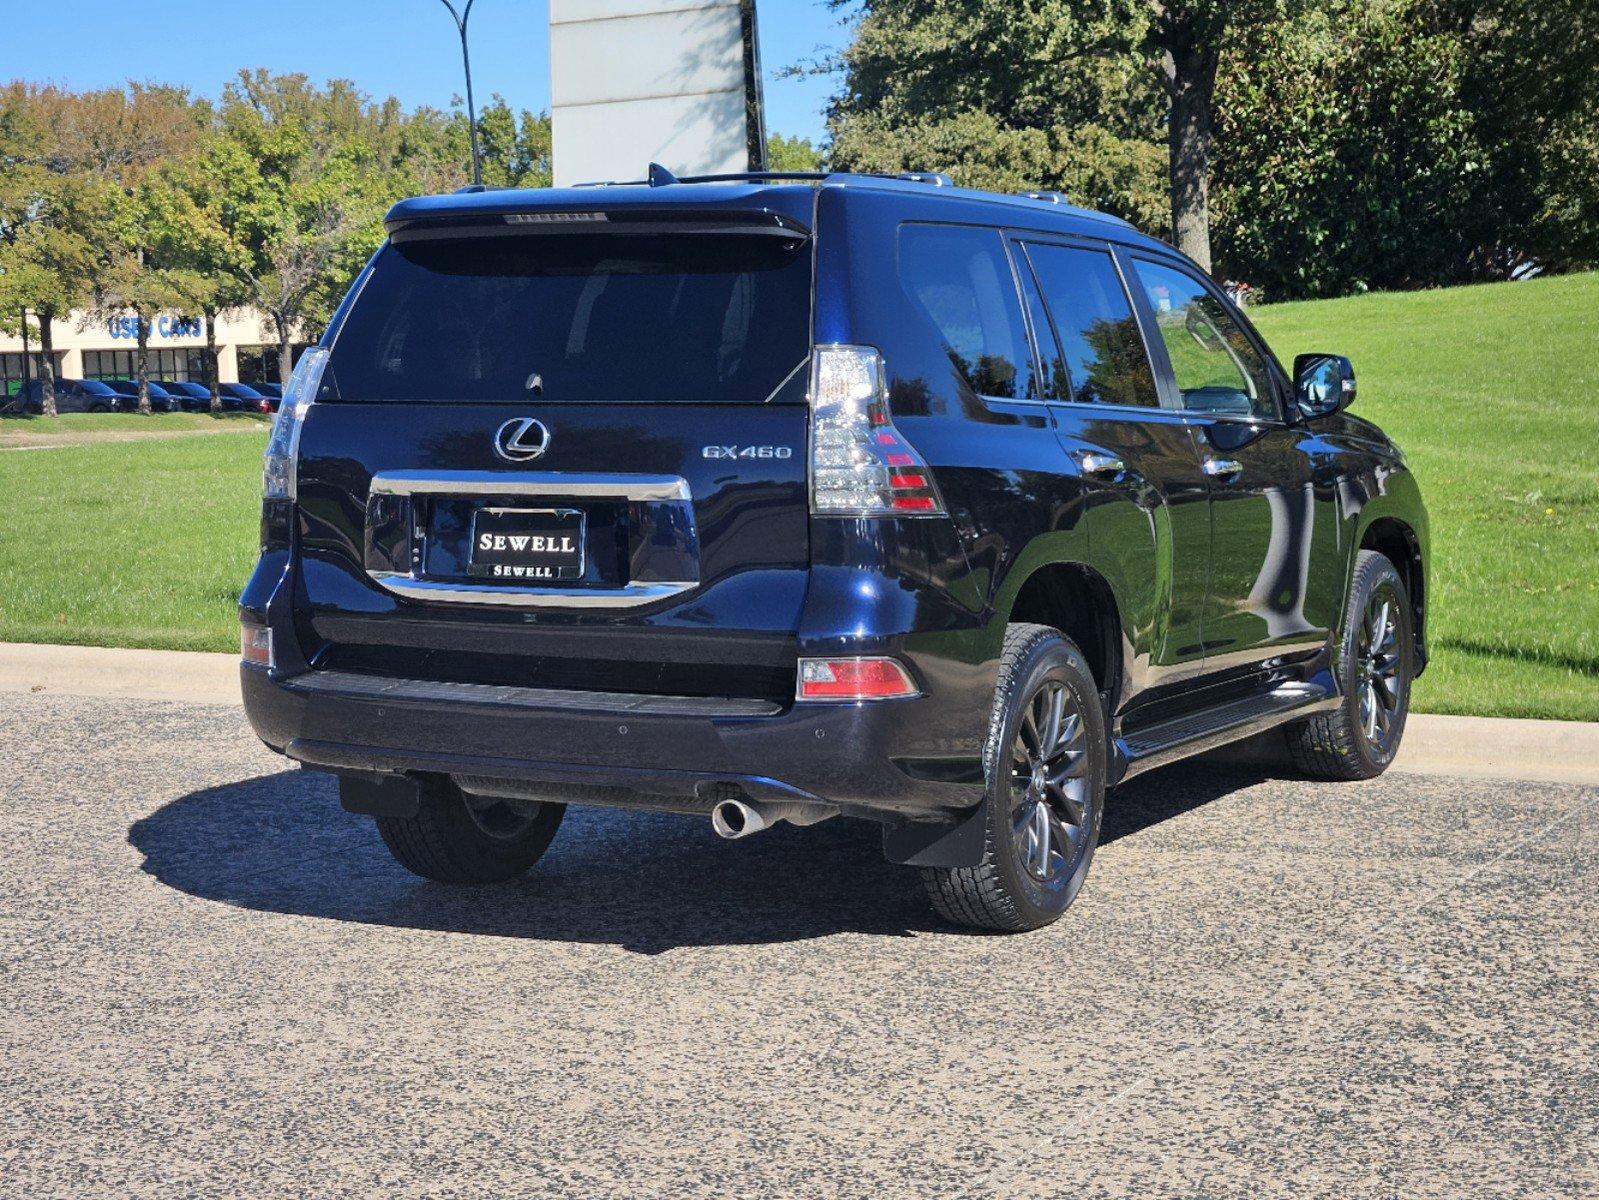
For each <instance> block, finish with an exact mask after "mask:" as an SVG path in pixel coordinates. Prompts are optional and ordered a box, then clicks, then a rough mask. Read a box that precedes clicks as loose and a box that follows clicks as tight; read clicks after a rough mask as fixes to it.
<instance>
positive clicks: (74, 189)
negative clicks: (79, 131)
mask: <svg viewBox="0 0 1599 1200" xmlns="http://www.w3.org/2000/svg"><path fill="white" fill-rule="evenodd" d="M70 104H71V97H70V94H68V93H63V92H60V91H59V90H58V89H55V88H41V87H36V86H33V85H30V84H25V83H12V84H8V85H6V86H5V87H4V88H0V168H3V169H0V328H6V329H8V330H12V331H15V332H22V330H23V325H24V323H25V322H26V317H25V315H24V314H25V313H26V312H27V311H29V310H31V311H32V312H33V313H34V314H35V315H36V316H37V318H38V336H39V347H40V351H41V355H42V360H43V362H44V364H45V369H44V370H43V371H42V372H41V373H40V392H41V396H42V400H43V404H42V408H43V412H44V415H46V416H50V417H53V416H55V415H56V398H55V369H54V368H55V347H54V344H53V338H52V334H53V330H52V327H51V323H52V322H53V321H54V320H55V319H56V318H57V317H64V316H66V315H67V313H69V312H70V311H71V310H72V309H73V308H75V307H78V306H79V305H80V304H82V303H84V302H85V301H86V300H87V298H88V296H89V295H90V291H91V287H92V283H93V279H94V275H95V268H96V260H97V253H96V249H95V245H96V240H97V239H98V238H99V237H100V236H101V235H102V231H103V229H104V227H105V225H106V223H107V220H108V214H109V211H110V210H109V207H108V204H107V199H108V193H107V190H106V189H105V188H104V187H103V186H100V185H98V184H96V183H94V182H92V181H90V180H89V179H87V178H85V177H84V176H83V175H82V174H70V173H68V171H67V167H68V164H66V163H64V162H63V160H62V158H61V149H60V146H59V144H58V142H57V133H58V131H59V128H60V115H61V113H62V112H63V111H64V110H66V109H68V108H69V107H70Z"/></svg>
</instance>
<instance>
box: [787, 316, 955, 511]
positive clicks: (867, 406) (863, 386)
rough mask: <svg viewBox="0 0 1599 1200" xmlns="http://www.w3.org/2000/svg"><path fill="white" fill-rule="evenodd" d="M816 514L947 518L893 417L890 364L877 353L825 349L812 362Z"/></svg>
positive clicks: (862, 348)
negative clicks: (886, 368) (886, 372)
mask: <svg viewBox="0 0 1599 1200" xmlns="http://www.w3.org/2000/svg"><path fill="white" fill-rule="evenodd" d="M810 401H811V511H812V512H813V513H816V514H818V515H819V516H855V517H881V516H911V517H925V516H940V515H942V514H943V512H944V504H943V501H941V500H940V499H939V496H938V489H937V488H936V487H935V486H934V485H933V477H932V475H931V474H930V473H929V472H928V469H927V463H926V462H925V461H923V459H922V456H921V455H919V454H917V453H916V451H915V450H913V449H912V448H911V446H910V443H908V442H907V441H906V440H905V439H904V438H903V437H901V436H900V434H899V431H898V430H896V429H895V428H894V422H893V420H892V419H891V418H890V417H889V414H888V390H887V388H886V386H885V385H884V382H883V359H882V356H881V355H880V354H878V353H877V351H876V350H873V349H872V348H871V347H869V346H818V347H816V353H815V355H814V356H813V358H812V360H811V394H810Z"/></svg>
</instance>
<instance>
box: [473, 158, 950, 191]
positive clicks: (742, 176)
mask: <svg viewBox="0 0 1599 1200" xmlns="http://www.w3.org/2000/svg"><path fill="white" fill-rule="evenodd" d="M834 175H860V176H864V177H866V178H868V179H900V180H904V181H905V182H907V183H925V184H927V185H929V186H930V187H954V186H955V183H954V181H953V180H952V179H950V177H949V176H948V175H945V174H943V173H942V172H939V171H896V172H893V173H890V172H887V171H725V172H721V173H718V174H715V175H675V174H673V173H672V171H671V169H670V168H668V167H663V166H662V165H661V164H660V163H655V162H652V163H651V164H650V169H649V172H648V175H647V176H646V178H644V179H641V180H636V181H633V182H627V183H624V182H622V181H620V180H614V179H610V180H601V179H596V180H593V181H591V182H587V183H579V184H574V185H573V186H574V187H585V188H587V187H639V186H642V185H645V184H647V185H648V186H650V187H670V186H671V185H672V184H674V183H754V182H758V181H760V180H794V181H796V182H802V181H804V182H816V181H819V180H823V179H831V178H832V177H833V176H834ZM463 190H464V189H463Z"/></svg>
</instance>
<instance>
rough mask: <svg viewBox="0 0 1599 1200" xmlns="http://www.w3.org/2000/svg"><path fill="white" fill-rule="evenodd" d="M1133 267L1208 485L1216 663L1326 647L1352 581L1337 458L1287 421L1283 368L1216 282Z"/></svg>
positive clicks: (1211, 642)
mask: <svg viewBox="0 0 1599 1200" xmlns="http://www.w3.org/2000/svg"><path fill="white" fill-rule="evenodd" d="M1128 262H1129V263H1130V266H1131V275H1132V277H1133V278H1134V279H1135V280H1136V286H1137V288H1138V289H1139V291H1140V292H1141V299H1143V300H1144V301H1145V302H1146V309H1145V311H1146V313H1147V314H1148V317H1149V319H1150V321H1151V322H1152V324H1153V327H1154V328H1155V330H1156V331H1157V334H1158V345H1157V347H1156V353H1157V366H1158V367H1159V369H1160V370H1161V371H1162V373H1163V374H1165V373H1168V372H1169V378H1170V381H1171V383H1172V384H1173V385H1174V389H1175V391H1176V394H1177V396H1178V398H1179V401H1180V403H1181V404H1182V407H1183V411H1184V412H1185V414H1186V415H1187V418H1188V420H1189V423H1190V425H1191V427H1192V429H1193V432H1194V436H1195V438H1196V439H1197V442H1198V446H1199V452H1200V455H1201V458H1202V463H1203V467H1204V470H1205V472H1206V476H1207V478H1208V481H1209V486H1210V497H1211V504H1210V511H1211V529H1212V551H1211V570H1210V587H1209V595H1208V598H1207V601H1206V607H1205V614H1204V631H1205V642H1206V646H1207V652H1208V654H1209V658H1210V661H1209V668H1210V669H1211V670H1213V671H1218V672H1221V671H1227V670H1230V669H1240V670H1252V669H1255V668H1258V667H1260V666H1263V665H1267V664H1269V663H1270V662H1272V661H1274V660H1278V659H1281V658H1284V657H1292V656H1294V655H1296V654H1302V653H1308V652H1310V651H1314V650H1316V649H1319V648H1320V647H1321V646H1323V645H1324V644H1325V643H1326V641H1327V638H1328V635H1329V631H1330V629H1331V628H1332V626H1333V625H1335V624H1336V622H1337V620H1338V610H1339V605H1340V602H1341V597H1342V593H1343V584H1344V566H1343V564H1344V553H1343V551H1342V549H1341V548H1340V545H1339V541H1340V530H1339V520H1338V508H1339V502H1338V472H1339V462H1340V459H1339V456H1338V454H1337V452H1336V450H1335V449H1334V448H1333V447H1330V446H1328V445H1327V444H1326V443H1325V442H1323V441H1322V440H1321V438H1320V437H1319V435H1318V434H1317V432H1316V431H1315V430H1314V429H1312V428H1309V427H1307V426H1305V425H1303V424H1290V423H1288V422H1287V421H1285V420H1284V411H1283V407H1282V395H1281V386H1280V385H1281V383H1282V382H1283V380H1281V378H1280V376H1281V372H1280V371H1274V370H1273V366H1272V363H1271V360H1270V358H1269V357H1268V355H1267V354H1266V352H1265V349H1264V347H1263V345H1261V344H1260V343H1258V342H1257V340H1256V339H1255V338H1254V337H1253V336H1251V331H1249V330H1247V329H1246V327H1245V325H1244V323H1243V321H1242V319H1241V318H1240V317H1238V316H1236V315H1235V314H1234V313H1233V311H1232V310H1231V306H1230V305H1229V304H1227V303H1226V302H1225V301H1224V300H1223V299H1222V297H1221V295H1220V294H1219V292H1218V291H1217V289H1216V288H1215V287H1213V286H1212V285H1211V284H1209V283H1208V282H1206V281H1205V280H1203V279H1201V277H1200V276H1199V275H1198V274H1197V273H1196V272H1194V271H1192V270H1190V269H1188V268H1187V267H1185V266H1182V265H1180V264H1178V263H1175V262H1171V261H1168V260H1160V261H1156V260H1154V259H1151V258H1145V257H1143V256H1136V255H1135V256H1129V258H1128Z"/></svg>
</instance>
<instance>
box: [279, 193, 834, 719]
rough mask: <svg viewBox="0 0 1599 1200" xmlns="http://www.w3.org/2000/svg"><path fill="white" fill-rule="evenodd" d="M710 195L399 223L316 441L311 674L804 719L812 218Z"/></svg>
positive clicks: (318, 418) (323, 404) (448, 214)
mask: <svg viewBox="0 0 1599 1200" xmlns="http://www.w3.org/2000/svg"><path fill="white" fill-rule="evenodd" d="M634 192H637V193H638V195H637V196H636V197H630V196H628V195H626V194H620V193H634ZM700 192H701V190H700V189H696V194H695V203H694V205H693V207H692V208H689V207H687V206H685V205H665V204H662V203H660V202H659V200H658V198H657V197H655V196H653V195H651V194H650V190H649V189H614V190H612V189H606V190H599V189H596V190H594V191H568V192H551V193H543V194H528V193H519V194H518V193H509V194H507V198H506V200H505V201H504V203H503V205H502V206H496V205H495V204H494V202H493V198H492V196H490V197H488V198H485V197H473V198H471V199H472V201H473V202H474V206H471V207H469V209H468V211H465V212H459V211H453V210H452V209H451V208H450V207H449V206H447V205H446V206H443V207H442V208H428V207H426V206H423V207H420V208H418V209H416V210H415V211H413V210H407V209H406V208H405V206H402V207H401V208H399V209H396V211H395V213H392V214H391V217H390V230H391V233H392V241H391V243H390V245H388V246H386V247H385V248H384V250H383V251H382V252H381V253H380V254H379V255H378V257H377V258H376V259H375V260H374V263H373V265H372V267H371V268H370V270H369V272H368V274H367V275H366V277H365V278H364V279H363V281H362V282H361V283H360V284H359V285H358V292H357V293H356V294H355V296H354V299H353V301H352V302H351V303H350V304H349V305H348V306H347V312H346V314H344V315H343V316H342V318H341V320H340V323H339V325H338V327H337V328H336V331H335V334H334V337H333V340H332V347H331V354H330V357H329V359H328V363H327V367H326V371H325V373H324V376H323V379H322V383H321V387H320V389H319V392H318V395H317V400H316V403H314V404H312V405H311V406H310V408H309V410H308V412H307V414H306V417H305V421H304V426H303V430H302V433H301V438H300V446H299V451H300V457H299V463H298V475H297V480H298V482H297V488H298V512H299V550H300V562H301V572H300V578H301V579H302V581H303V587H302V590H301V593H300V602H299V603H298V605H297V611H298V620H297V625H298V633H299V636H300V640H301V642H302V644H303V647H304V649H305V650H306V651H307V652H308V655H307V656H308V658H310V659H311V661H312V662H313V663H314V665H316V666H318V667H325V668H330V669H338V670H346V671H357V672H368V673H373V674H379V675H387V676H396V677H403V678H412V679H427V680H446V681H455V682H480V683H495V684H509V685H521V686H529V687H551V688H567V689H576V690H586V691H594V692H607V693H618V692H621V693H642V694H650V695H683V696H743V697H748V696H754V697H762V698H767V699H772V700H776V701H780V702H781V701H786V700H787V699H789V698H791V697H792V696H793V692H794V670H795V666H794V664H795V646H794V633H795V629H796V627H797V625H798V620H799V613H800V607H801V604H802V603H803V600H804V593H805V584H806V577H807V573H806V566H807V559H808V532H807V497H806V466H805V463H806V432H807V411H808V410H807V407H806V404H805V387H806V364H807V362H808V359H809V354H810V344H811V293H812V265H811V264H812V247H811V245H810V235H809V225H810V220H811V217H810V214H811V197H810V194H809V192H808V190H806V189H796V188H785V189H755V188H748V187H741V188H730V189H723V188H714V189H713V188H705V189H703V192H704V193H705V194H703V195H701V194H700ZM497 207H501V208H502V209H503V211H496V208H497Z"/></svg>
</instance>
